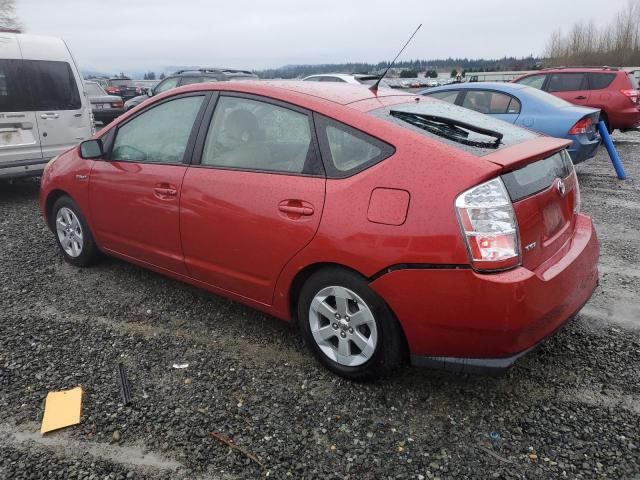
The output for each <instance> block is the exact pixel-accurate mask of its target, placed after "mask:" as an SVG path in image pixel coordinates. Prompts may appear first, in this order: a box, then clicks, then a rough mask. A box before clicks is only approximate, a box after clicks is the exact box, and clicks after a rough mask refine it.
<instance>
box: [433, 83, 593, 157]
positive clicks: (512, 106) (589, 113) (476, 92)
mask: <svg viewBox="0 0 640 480" xmlns="http://www.w3.org/2000/svg"><path fill="white" fill-rule="evenodd" d="M421 94H422V95H427V96H430V97H433V98H437V99H439V100H444V101H445V102H449V103H454V104H456V105H460V106H462V107H465V108H470V109H471V110H475V111H476V112H480V113H484V114H487V115H491V116H493V117H495V118H499V119H500V120H504V121H506V122H510V123H514V124H516V125H520V126H523V127H526V128H530V129H532V130H535V131H537V132H541V133H544V134H546V135H550V136H552V137H558V138H567V139H569V140H571V142H572V144H571V146H570V147H569V150H568V151H569V154H570V155H571V160H573V163H580V162H583V161H585V160H587V159H589V158H591V157H593V156H595V154H596V152H597V150H598V146H599V145H600V136H599V135H598V131H597V125H598V119H599V116H600V110H598V109H595V108H586V107H578V106H576V105H573V104H571V103H569V102H566V101H564V100H562V99H561V98H558V97H554V96H553V95H550V94H548V93H546V92H543V91H540V90H538V89H535V88H532V87H528V86H526V85H520V84H517V83H498V82H495V83H494V82H478V83H458V84H453V85H450V86H446V87H438V88H431V89H429V90H424V91H422V92H421Z"/></svg>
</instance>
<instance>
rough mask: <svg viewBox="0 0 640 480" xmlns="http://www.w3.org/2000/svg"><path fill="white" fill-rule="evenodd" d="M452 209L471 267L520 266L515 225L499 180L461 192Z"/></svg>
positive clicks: (487, 269) (507, 199)
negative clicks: (457, 220)
mask: <svg viewBox="0 0 640 480" xmlns="http://www.w3.org/2000/svg"><path fill="white" fill-rule="evenodd" d="M455 206H456V211H457V214H458V219H459V220H460V226H461V228H462V233H463V236H464V239H465V242H466V244H467V250H468V252H469V258H470V260H471V265H472V266H473V268H475V269H476V270H482V271H491V270H494V271H495V270H505V269H507V268H511V267H515V266H517V265H519V264H520V242H519V238H518V223H517V221H516V215H515V212H514V210H513V205H512V204H511V199H510V198H509V194H508V193H507V190H506V188H505V186H504V184H503V183H502V180H501V179H500V178H494V179H493V180H490V181H488V182H485V183H482V184H480V185H478V186H476V187H473V188H471V189H469V190H467V191H466V192H463V193H461V194H460V195H459V196H458V197H457V198H456V202H455Z"/></svg>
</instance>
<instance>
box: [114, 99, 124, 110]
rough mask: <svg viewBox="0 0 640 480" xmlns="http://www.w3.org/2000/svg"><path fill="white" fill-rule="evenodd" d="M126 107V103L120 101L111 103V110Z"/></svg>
mask: <svg viewBox="0 0 640 480" xmlns="http://www.w3.org/2000/svg"><path fill="white" fill-rule="evenodd" d="M123 106H124V103H122V100H119V101H117V102H111V108H122V107H123Z"/></svg>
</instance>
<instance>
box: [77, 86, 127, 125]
mask: <svg viewBox="0 0 640 480" xmlns="http://www.w3.org/2000/svg"><path fill="white" fill-rule="evenodd" d="M84 88H85V91H86V92H87V96H88V97H89V101H90V102H91V111H92V112H93V118H94V119H95V120H97V121H98V122H102V123H103V124H104V125H108V124H109V123H111V121H112V120H114V119H115V118H117V117H118V116H120V115H122V113H123V112H124V102H123V101H122V98H120V97H118V96H117V95H108V94H107V92H105V91H104V89H103V88H102V87H101V86H100V84H99V83H97V82H87V81H85V82H84Z"/></svg>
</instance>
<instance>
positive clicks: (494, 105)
mask: <svg viewBox="0 0 640 480" xmlns="http://www.w3.org/2000/svg"><path fill="white" fill-rule="evenodd" d="M462 106H463V107H465V108H470V109H471V110H475V111H476V112H480V113H488V114H492V115H494V114H506V113H515V114H518V113H520V102H519V101H518V100H517V99H515V98H513V97H511V96H510V95H506V94H504V93H499V92H492V91H488V90H467V91H466V92H465V96H464V101H463V102H462Z"/></svg>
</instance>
